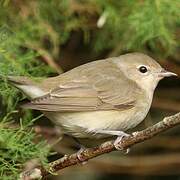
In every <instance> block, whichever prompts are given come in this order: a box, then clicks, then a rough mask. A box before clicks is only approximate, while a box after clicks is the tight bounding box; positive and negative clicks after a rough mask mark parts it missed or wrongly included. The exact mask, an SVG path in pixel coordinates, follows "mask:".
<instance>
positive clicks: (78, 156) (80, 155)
mask: <svg viewBox="0 0 180 180" xmlns="http://www.w3.org/2000/svg"><path fill="white" fill-rule="evenodd" d="M84 150H85V148H84V147H82V148H81V149H80V150H79V151H78V152H77V158H78V159H79V161H80V162H81V163H80V164H81V165H85V164H87V161H86V160H84V157H83V155H82V152H83V151H84Z"/></svg>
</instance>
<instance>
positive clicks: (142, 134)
mask: <svg viewBox="0 0 180 180" xmlns="http://www.w3.org/2000/svg"><path fill="white" fill-rule="evenodd" d="M178 124H180V112H179V113H177V114H175V115H173V116H169V117H165V118H164V119H163V120H162V121H160V122H158V123H157V124H155V125H153V126H151V127H148V128H146V129H144V130H142V131H138V132H134V133H132V135H131V136H129V137H124V138H123V139H122V141H121V142H120V146H121V147H122V149H127V148H129V147H131V146H133V145H135V144H137V143H141V142H143V141H145V140H148V139H150V138H152V137H153V136H156V135H158V134H160V133H162V132H164V131H166V130H168V129H170V128H172V127H174V126H176V125H178ZM115 150H116V149H115V147H114V140H112V141H107V142H105V143H103V144H101V145H99V146H97V147H93V148H87V149H85V150H83V151H82V152H81V154H80V155H81V158H78V156H77V153H74V154H71V155H67V156H64V157H63V158H60V159H58V160H56V161H54V162H51V163H49V165H48V168H46V169H45V168H43V167H42V166H40V167H36V168H34V169H32V170H31V171H25V172H22V173H21V175H20V176H21V180H32V179H37V178H44V177H46V176H47V175H49V174H51V173H56V172H57V171H59V170H61V169H63V168H66V167H69V166H73V165H76V164H79V163H82V162H86V161H88V160H90V159H92V158H95V157H96V156H100V155H102V154H105V153H109V152H111V151H115ZM80 159H81V160H80Z"/></svg>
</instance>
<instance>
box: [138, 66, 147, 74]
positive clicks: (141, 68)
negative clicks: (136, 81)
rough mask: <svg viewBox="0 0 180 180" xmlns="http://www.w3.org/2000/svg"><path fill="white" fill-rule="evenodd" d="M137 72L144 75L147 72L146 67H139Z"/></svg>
mask: <svg viewBox="0 0 180 180" xmlns="http://www.w3.org/2000/svg"><path fill="white" fill-rule="evenodd" d="M139 71H140V72H141V73H146V72H147V67H145V66H140V67H139Z"/></svg>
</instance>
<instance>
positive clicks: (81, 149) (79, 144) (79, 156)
mask: <svg viewBox="0 0 180 180" xmlns="http://www.w3.org/2000/svg"><path fill="white" fill-rule="evenodd" d="M68 136H69V137H71V138H72V139H73V140H74V141H75V143H76V145H77V146H78V149H79V150H78V152H77V158H78V159H79V161H81V162H82V163H81V164H82V165H84V164H86V163H87V161H84V159H83V157H82V155H81V153H82V152H83V151H84V150H85V149H86V147H85V146H84V145H82V144H81V143H80V142H79V140H78V139H77V138H75V137H74V136H70V135H68Z"/></svg>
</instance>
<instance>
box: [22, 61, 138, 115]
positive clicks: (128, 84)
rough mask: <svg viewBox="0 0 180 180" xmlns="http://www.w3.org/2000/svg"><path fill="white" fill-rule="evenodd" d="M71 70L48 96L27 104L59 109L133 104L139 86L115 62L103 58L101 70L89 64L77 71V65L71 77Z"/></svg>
mask: <svg viewBox="0 0 180 180" xmlns="http://www.w3.org/2000/svg"><path fill="white" fill-rule="evenodd" d="M103 66H105V67H103ZM71 73H72V70H71ZM71 73H68V72H67V73H65V75H63V76H65V77H64V78H65V79H66V82H63V83H62V82H60V83H59V85H58V86H57V87H56V88H54V89H52V90H51V91H50V92H49V93H48V94H47V95H45V96H42V97H39V98H36V99H34V100H32V101H31V102H29V103H27V104H25V105H24V107H25V108H30V109H37V110H43V111H58V112H62V111H72V112H73V111H75V112H76V111H98V110H125V109H129V108H132V107H134V105H135V103H136V101H135V97H136V93H137V92H138V86H137V85H136V84H135V83H134V82H132V81H131V80H129V79H128V78H127V77H125V76H124V74H123V73H122V72H121V71H120V69H119V68H117V67H116V66H115V65H114V64H113V63H110V62H108V61H107V62H105V61H104V63H103V64H102V67H101V68H99V69H97V68H92V67H91V66H89V67H88V66H86V69H85V70H84V71H83V70H82V69H79V71H76V68H75V69H74V77H71V78H69V77H68V76H72V74H71ZM60 76H61V75H60ZM62 78H63V77H62Z"/></svg>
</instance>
